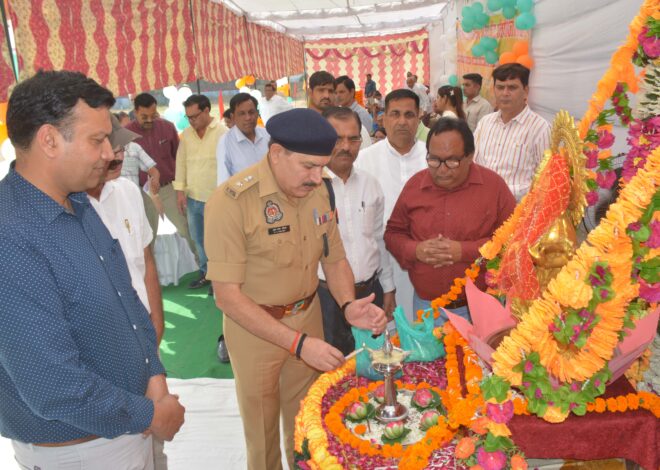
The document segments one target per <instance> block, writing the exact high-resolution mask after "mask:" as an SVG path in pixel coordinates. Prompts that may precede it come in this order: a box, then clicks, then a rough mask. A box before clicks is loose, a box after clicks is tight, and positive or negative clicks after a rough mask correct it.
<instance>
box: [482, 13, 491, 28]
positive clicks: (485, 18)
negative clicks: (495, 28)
mask: <svg viewBox="0 0 660 470" xmlns="http://www.w3.org/2000/svg"><path fill="white" fill-rule="evenodd" d="M489 21H490V16H488V15H487V14H486V13H482V14H481V15H479V24H480V25H481V27H482V28H484V27H486V26H487V25H488V22H489Z"/></svg>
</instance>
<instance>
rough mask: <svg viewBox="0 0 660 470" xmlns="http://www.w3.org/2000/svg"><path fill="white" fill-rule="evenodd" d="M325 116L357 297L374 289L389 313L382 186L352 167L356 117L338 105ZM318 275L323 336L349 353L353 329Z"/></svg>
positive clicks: (378, 302)
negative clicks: (332, 141)
mask: <svg viewBox="0 0 660 470" xmlns="http://www.w3.org/2000/svg"><path fill="white" fill-rule="evenodd" d="M323 117H325V118H326V119H327V120H328V122H329V123H330V125H332V127H334V129H335V131H336V132H337V137H338V138H337V144H336V145H335V148H334V150H333V151H332V156H331V157H330V162H329V163H328V166H327V172H328V174H329V175H330V177H331V179H332V188H333V190H334V194H335V203H336V206H337V211H338V213H339V214H341V223H340V224H338V226H339V232H340V234H341V239H342V242H343V243H344V250H345V251H346V258H347V259H348V263H349V264H350V266H351V269H352V270H353V276H354V277H355V281H356V282H355V295H356V297H358V298H361V297H366V296H368V295H370V294H372V293H375V295H376V298H375V300H374V303H375V304H376V305H378V306H379V307H382V308H383V310H384V311H385V313H386V314H388V315H391V314H392V312H393V311H394V307H395V306H396V302H395V300H394V279H393V278H392V266H391V264H390V257H389V254H388V253H387V251H386V250H385V243H384V241H383V230H384V225H383V210H384V203H385V198H384V196H383V190H382V189H381V187H380V184H378V181H377V180H376V179H375V178H374V177H373V176H371V175H370V174H368V173H366V172H364V171H361V170H358V169H357V168H354V166H353V163H354V162H355V159H356V158H357V155H358V151H359V149H360V143H361V141H362V138H361V137H360V127H361V125H360V117H359V116H358V114H357V113H356V112H354V111H352V110H350V109H348V108H340V107H332V108H328V109H326V110H325V111H323ZM318 275H319V280H320V281H319V288H318V291H317V292H318V295H319V299H320V300H321V311H322V312H323V333H324V335H325V340H326V341H327V342H328V343H330V344H332V345H333V346H334V347H336V348H338V349H340V350H341V352H342V353H344V354H345V355H346V354H349V353H350V352H351V351H353V350H354V349H355V339H354V338H353V334H352V333H351V327H350V325H349V324H348V322H346V320H345V319H344V315H343V314H342V312H341V307H340V305H339V304H338V303H337V302H336V301H335V299H334V298H333V297H332V294H331V293H330V290H329V288H328V283H327V282H326V281H325V275H324V273H323V270H322V269H320V268H319V272H318Z"/></svg>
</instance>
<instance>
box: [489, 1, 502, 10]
mask: <svg viewBox="0 0 660 470" xmlns="http://www.w3.org/2000/svg"><path fill="white" fill-rule="evenodd" d="M487 5H488V9H489V10H490V11H497V10H501V9H502V0H488V3H487Z"/></svg>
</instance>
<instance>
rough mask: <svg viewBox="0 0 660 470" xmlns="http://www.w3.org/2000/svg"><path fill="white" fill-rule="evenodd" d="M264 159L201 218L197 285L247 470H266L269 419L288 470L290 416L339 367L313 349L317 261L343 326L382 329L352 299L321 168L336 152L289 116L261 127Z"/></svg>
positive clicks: (375, 313) (319, 341) (321, 130)
mask: <svg viewBox="0 0 660 470" xmlns="http://www.w3.org/2000/svg"><path fill="white" fill-rule="evenodd" d="M266 128H267V130H268V133H269V134H270V136H271V143H270V146H269V149H268V155H267V156H266V157H265V158H263V159H262V160H261V161H260V162H258V163H256V164H254V165H252V166H251V167H249V168H247V169H245V170H243V171H241V172H240V173H237V174H235V175H234V176H232V177H231V178H230V179H229V180H227V181H226V182H225V183H224V184H223V185H222V186H220V187H219V188H218V189H217V190H216V191H215V192H214V193H213V195H212V196H211V198H210V199H209V201H208V204H207V207H206V228H205V235H206V237H205V238H206V253H207V255H208V258H209V261H208V268H209V269H208V273H207V276H208V278H209V279H211V280H212V281H213V287H214V290H215V293H216V303H217V305H218V307H219V308H220V309H221V310H222V311H223V313H224V333H225V339H226V341H227V347H228V349H229V355H230V358H231V363H232V366H233V370H234V376H235V378H236V393H237V396H238V406H239V409H240V412H241V418H242V420H243V429H244V433H245V440H246V443H247V454H248V456H247V460H248V469H249V470H264V469H268V470H278V469H281V468H282V461H281V460H282V459H281V455H280V423H279V419H280V414H281V416H282V427H283V429H284V445H285V449H286V458H287V460H288V462H289V466H290V468H293V432H294V417H295V415H296V413H297V412H298V408H299V406H300V400H302V399H303V398H304V397H305V394H306V393H307V389H308V388H309V386H310V385H311V384H312V382H314V380H315V379H316V377H317V376H318V372H317V371H319V370H321V371H327V370H332V369H334V368H336V367H338V366H339V365H341V364H342V363H343V362H344V356H343V354H342V353H341V351H339V350H338V349H336V348H334V347H332V346H331V345H329V344H328V343H326V342H325V341H323V322H322V318H321V308H320V304H319V300H318V298H317V297H316V288H317V286H318V282H319V280H318V276H317V268H318V264H319V261H320V263H321V266H322V268H323V271H324V274H325V276H326V280H327V283H328V287H329V290H330V292H331V293H332V295H333V297H334V298H335V300H336V301H337V303H338V304H339V305H341V306H342V307H341V311H342V313H343V314H344V315H345V317H346V319H347V320H348V322H349V323H350V324H352V325H354V326H357V327H359V328H364V329H369V330H372V331H373V332H374V333H380V332H382V331H383V329H384V328H385V324H386V318H385V313H384V312H383V310H382V309H380V308H378V307H376V306H375V305H374V304H372V303H371V302H372V301H373V300H374V295H373V294H371V295H370V296H368V297H365V298H363V299H358V300H356V299H355V287H354V278H353V273H352V271H351V268H350V266H349V264H348V261H347V260H346V255H345V253H344V248H343V245H342V241H341V238H340V235H339V230H338V227H337V218H336V214H335V211H334V210H333V209H332V207H331V203H330V197H329V192H328V191H329V190H330V189H329V188H332V186H331V184H329V183H326V184H323V182H322V180H323V178H322V172H323V167H324V166H325V165H326V164H327V163H328V161H329V160H330V154H331V153H332V150H333V149H334V147H335V143H336V142H337V133H336V132H335V130H334V129H333V127H332V126H331V125H330V124H329V123H328V122H327V121H326V120H325V119H324V118H323V117H322V116H321V115H320V114H319V113H317V112H315V111H312V110H310V109H292V110H290V111H285V112H283V113H280V114H277V115H275V116H273V117H272V118H270V120H269V121H268V124H267V125H266Z"/></svg>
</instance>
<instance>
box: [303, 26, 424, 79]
mask: <svg viewBox="0 0 660 470" xmlns="http://www.w3.org/2000/svg"><path fill="white" fill-rule="evenodd" d="M305 60H306V66H307V71H308V73H309V74H311V73H312V72H314V71H317V70H327V71H328V72H330V73H331V74H332V75H333V76H335V77H338V76H340V75H348V76H349V77H353V79H354V80H355V84H356V86H357V87H358V88H362V87H363V86H364V85H363V83H364V82H362V80H363V79H364V77H365V76H366V74H368V73H370V74H372V77H373V80H374V81H375V82H376V84H377V88H378V89H379V90H381V91H382V90H388V89H391V88H392V87H394V88H397V87H400V86H403V85H404V84H405V79H406V72H412V73H413V74H415V75H417V77H418V82H419V83H422V84H424V83H429V81H430V73H429V35H428V32H427V31H425V30H418V31H413V32H410V33H402V34H389V35H383V36H369V37H362V38H348V39H322V40H318V41H306V42H305Z"/></svg>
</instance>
